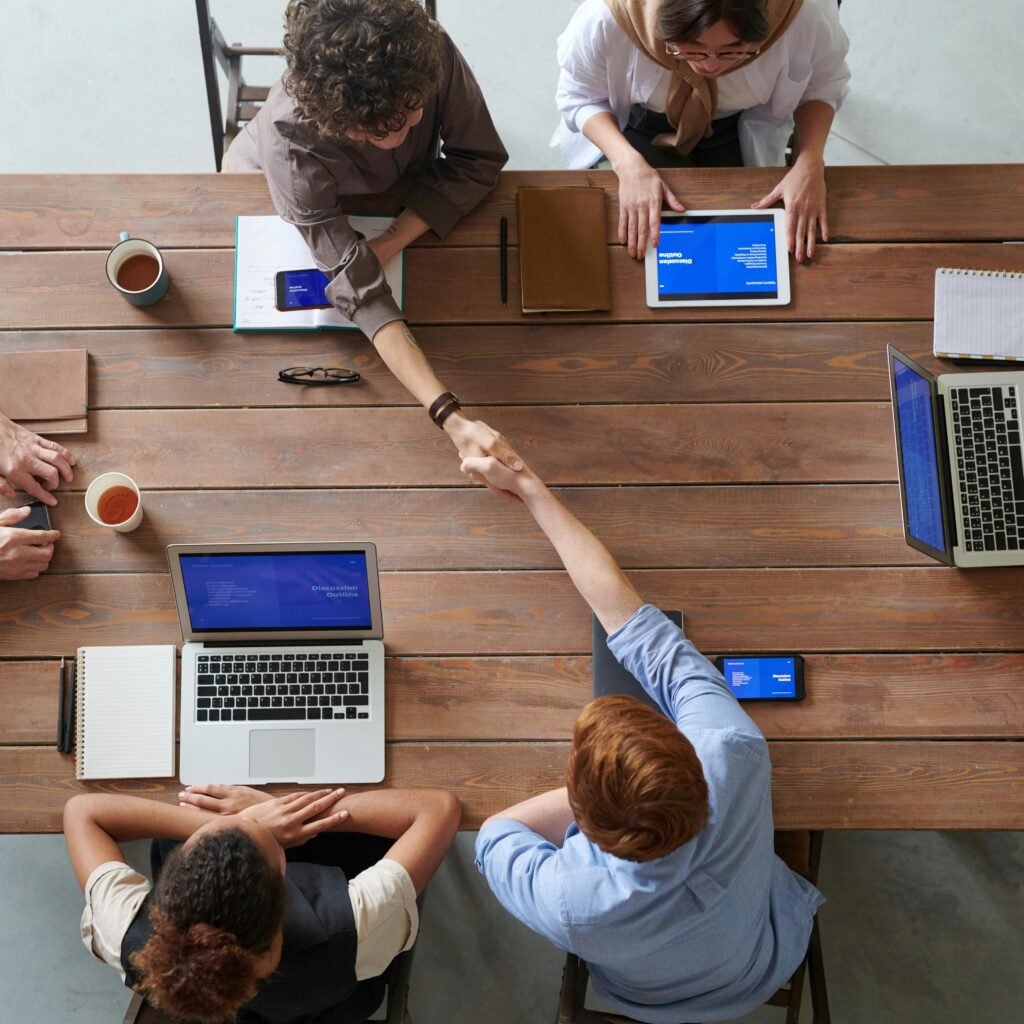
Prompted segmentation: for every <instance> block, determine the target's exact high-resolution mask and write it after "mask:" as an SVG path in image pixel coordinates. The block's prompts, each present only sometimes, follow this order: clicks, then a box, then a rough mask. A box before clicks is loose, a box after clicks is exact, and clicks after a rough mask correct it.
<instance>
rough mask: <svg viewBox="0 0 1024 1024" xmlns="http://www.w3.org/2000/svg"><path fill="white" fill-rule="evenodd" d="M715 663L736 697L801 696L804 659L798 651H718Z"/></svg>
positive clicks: (768, 698)
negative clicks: (746, 652)
mask: <svg viewBox="0 0 1024 1024" xmlns="http://www.w3.org/2000/svg"><path fill="white" fill-rule="evenodd" d="M715 667H716V668H717V669H718V671H719V672H721V673H722V675H723V676H724V677H725V681H726V683H728V685H729V689H730V690H732V692H733V696H735V697H736V698H737V699H739V700H803V699H804V697H805V696H806V692H805V690H804V659H803V658H802V657H801V656H800V655H799V654H772V655H760V654H720V655H719V656H718V657H717V658H715Z"/></svg>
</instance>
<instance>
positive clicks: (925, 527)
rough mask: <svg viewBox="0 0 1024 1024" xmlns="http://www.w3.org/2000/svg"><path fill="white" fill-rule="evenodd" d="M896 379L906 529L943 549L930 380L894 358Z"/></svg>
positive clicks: (940, 502) (941, 508) (941, 511)
mask: <svg viewBox="0 0 1024 1024" xmlns="http://www.w3.org/2000/svg"><path fill="white" fill-rule="evenodd" d="M893 376H894V378H895V382H896V389H895V390H896V420H897V423H898V424H899V432H900V445H899V450H900V462H901V468H902V472H903V489H904V498H905V501H906V503H907V532H908V533H909V534H910V536H911V537H913V538H915V539H916V540H919V541H921V542H922V543H924V544H927V545H928V546H929V547H931V548H935V550H936V551H943V552H944V551H946V539H945V535H944V531H943V527H942V514H943V504H942V484H941V482H940V478H939V454H938V452H937V451H936V448H935V408H934V406H933V404H932V390H931V382H930V381H929V380H928V378H927V377H922V376H921V374H919V373H917V372H916V371H915V370H913V369H911V368H910V367H909V366H907V365H906V364H905V363H902V362H900V360H899V359H898V358H896V357H893Z"/></svg>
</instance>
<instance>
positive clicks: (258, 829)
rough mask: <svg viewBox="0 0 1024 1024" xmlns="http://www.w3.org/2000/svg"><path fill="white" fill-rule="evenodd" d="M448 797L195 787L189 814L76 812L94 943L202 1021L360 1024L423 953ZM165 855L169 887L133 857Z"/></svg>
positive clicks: (76, 855)
mask: <svg viewBox="0 0 1024 1024" xmlns="http://www.w3.org/2000/svg"><path fill="white" fill-rule="evenodd" d="M459 816H460V804H459V801H458V799H456V797H454V796H452V795H451V794H450V793H446V792H444V791H443V790H433V789H417V790H399V789H394V790H387V791H376V792H364V793H358V794H354V795H351V796H346V795H345V793H344V791H343V790H333V791H328V790H319V791H315V792H298V793H290V794H287V795H286V796H281V797H272V796H270V794H268V793H264V792H261V791H259V790H255V789H250V788H248V787H246V786H221V785H200V786H190V787H189V788H188V789H187V790H185V791H183V792H182V793H180V794H179V806H177V807H174V806H171V805H168V804H165V803H161V802H159V801H156V800H143V799H139V798H136V797H130V796H117V795H112V794H82V795H79V796H75V797H72V798H71V799H70V800H69V801H68V802H67V804H66V806H65V808H64V835H65V838H66V840H67V845H68V854H69V856H70V858H71V864H72V867H73V868H74V870H75V875H76V877H77V878H78V882H79V884H80V885H81V886H82V889H83V891H84V893H85V912H84V913H83V915H82V941H83V942H84V943H85V945H86V947H87V948H88V949H89V950H90V951H91V952H92V953H93V955H94V956H96V957H97V958H98V959H100V960H102V961H104V962H105V963H107V964H109V965H110V966H111V967H113V968H114V969H115V970H117V971H118V973H119V974H120V975H121V978H122V979H123V980H124V982H125V984H126V985H128V986H130V987H131V988H133V989H135V990H137V991H139V992H143V993H145V995H146V998H147V1001H148V1002H149V1003H150V1004H151V1005H153V1006H155V1007H157V1008H158V1009H161V1010H163V1011H165V1012H166V1013H169V1014H171V1015H172V1017H173V1018H174V1019H178V1018H184V1019H187V1020H189V1021H224V1020H234V1021H236V1022H237V1024H300V1022H301V1024H312V1022H315V1021H324V1022H326V1021H331V1022H332V1024H361V1022H362V1021H364V1020H366V1019H367V1018H368V1017H369V1016H370V1014H372V1013H373V1012H374V1010H376V1009H377V1007H378V1006H379V1005H380V1003H381V1000H382V998H383V995H384V988H385V980H384V978H383V977H382V975H383V974H384V972H385V971H386V970H387V968H388V966H389V964H390V963H391V960H392V959H393V958H394V957H395V956H397V955H398V953H400V952H402V951H403V950H406V949H409V948H410V947H411V946H412V944H413V942H415V940H416V933H417V930H418V927H419V916H418V911H417V905H416V896H417V894H418V893H420V892H422V890H423V889H424V887H425V886H426V884H427V882H428V881H429V880H430V878H431V877H432V876H433V874H434V872H435V871H436V870H437V868H438V866H439V865H440V863H441V861H442V860H443V859H444V855H445V853H446V852H447V850H448V847H449V846H450V845H451V842H452V839H453V838H454V837H455V832H456V830H457V829H458V827H459ZM143 838H151V839H153V840H154V841H153V844H152V847H151V858H152V866H153V875H154V878H155V880H156V882H155V885H151V884H150V883H149V882H148V881H147V880H146V878H144V877H143V876H142V875H140V874H139V873H138V872H137V871H135V870H134V869H132V868H131V867H130V866H129V865H128V864H127V863H125V860H124V856H123V855H122V853H121V849H120V847H119V845H118V844H119V843H122V842H126V841H128V840H131V839H143Z"/></svg>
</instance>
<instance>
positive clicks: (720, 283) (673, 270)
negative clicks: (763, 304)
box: [657, 213, 779, 302]
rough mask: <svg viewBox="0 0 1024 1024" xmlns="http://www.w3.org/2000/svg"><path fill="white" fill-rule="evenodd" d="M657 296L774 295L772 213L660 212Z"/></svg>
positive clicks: (776, 283) (666, 299)
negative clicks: (663, 214)
mask: <svg viewBox="0 0 1024 1024" xmlns="http://www.w3.org/2000/svg"><path fill="white" fill-rule="evenodd" d="M657 274H658V300H659V301H660V302H673V301H679V300H700V299H719V300H722V299H726V300H728V299H746V300H750V299H754V300H757V299H765V300H768V299H777V298H778V296H779V281H778V267H777V266H776V259H775V217H774V215H773V214H771V213H751V214H728V215H714V216H692V217H675V218H673V217H668V216H666V217H663V218H662V222H661V239H660V241H659V244H658V258H657Z"/></svg>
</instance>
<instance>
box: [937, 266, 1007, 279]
mask: <svg viewBox="0 0 1024 1024" xmlns="http://www.w3.org/2000/svg"><path fill="white" fill-rule="evenodd" d="M938 272H939V273H940V274H952V275H954V276H959V275H961V274H966V275H967V276H969V277H1024V271H1020V270H975V269H973V268H971V267H939V268H938Z"/></svg>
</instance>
